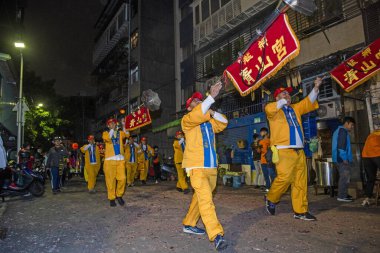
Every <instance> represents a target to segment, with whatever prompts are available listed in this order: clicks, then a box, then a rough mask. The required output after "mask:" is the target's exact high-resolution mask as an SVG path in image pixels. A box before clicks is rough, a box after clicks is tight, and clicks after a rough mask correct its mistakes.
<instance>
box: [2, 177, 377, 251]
mask: <svg viewBox="0 0 380 253" xmlns="http://www.w3.org/2000/svg"><path fill="white" fill-rule="evenodd" d="M46 187H47V188H48V187H49V185H48V184H47V185H46ZM96 189H97V193H96V194H89V193H87V191H86V184H85V183H84V182H83V181H82V180H81V179H80V178H74V179H72V180H71V181H69V184H68V185H67V187H66V189H65V190H64V192H63V193H60V194H58V195H52V194H51V192H50V191H49V190H48V189H47V191H46V194H45V195H44V196H43V197H41V198H31V197H24V198H18V197H17V198H12V199H8V200H7V207H6V210H5V212H4V214H3V216H2V217H1V216H0V228H1V229H2V231H3V232H4V231H6V234H5V235H4V234H3V237H5V238H4V239H0V252H4V253H5V252H7V253H12V252H17V253H21V252H70V253H71V252H81V253H82V252H105V253H112V252H140V253H145V252H147V253H148V252H186V253H187V252H197V253H204V252H215V249H214V247H213V244H211V243H210V242H209V241H208V239H207V236H196V235H188V234H184V233H183V232H182V225H181V221H182V218H183V217H184V215H185V213H186V211H187V208H188V205H189V203H190V200H191V195H192V194H188V195H184V194H182V193H179V192H177V191H176V190H175V182H163V183H161V184H158V185H156V184H153V183H150V184H148V185H147V186H140V185H137V186H135V187H133V188H128V189H127V192H126V195H125V200H126V205H125V206H123V207H121V206H117V207H110V206H109V202H108V200H107V198H106V189H105V185H104V178H103V177H99V182H98V185H97V186H96ZM263 196H264V194H263V193H262V192H261V191H260V190H257V189H254V188H253V187H249V186H244V187H243V188H241V189H233V188H231V187H226V186H222V185H219V186H218V187H217V191H216V195H215V198H214V202H215V205H216V210H217V214H218V217H219V219H220V221H221V223H222V225H223V226H224V229H225V233H226V234H225V238H226V239H227V240H228V241H229V243H230V245H229V247H228V248H227V249H226V250H224V251H223V252H244V253H245V252H318V253H321V252H323V253H329V252H342V253H347V252H348V253H349V252H366V253H369V252H379V248H380V206H379V207H375V206H371V207H368V208H364V207H361V205H360V203H361V201H360V200H357V201H355V202H353V203H348V204H347V203H343V204H342V203H339V202H337V201H336V200H335V199H332V198H330V197H329V196H327V195H318V196H315V195H314V191H312V190H310V194H309V200H310V210H311V212H312V213H313V214H314V215H316V216H317V218H318V221H316V222H306V221H300V220H295V219H293V216H292V211H291V203H290V198H289V195H285V196H284V197H283V199H282V201H281V203H280V205H279V206H278V208H277V214H276V215H275V216H270V215H268V214H267V213H266V211H265V209H264V201H263ZM0 207H2V208H3V209H4V204H0ZM0 209H1V208H0ZM199 226H200V227H202V226H203V224H202V222H201V221H200V222H199Z"/></svg>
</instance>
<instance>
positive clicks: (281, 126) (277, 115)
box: [265, 97, 319, 146]
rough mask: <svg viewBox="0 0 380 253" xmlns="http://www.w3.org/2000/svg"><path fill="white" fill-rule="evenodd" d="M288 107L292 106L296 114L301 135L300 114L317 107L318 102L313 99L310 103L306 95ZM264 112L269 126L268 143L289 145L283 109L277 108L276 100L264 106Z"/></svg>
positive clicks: (288, 134)
mask: <svg viewBox="0 0 380 253" xmlns="http://www.w3.org/2000/svg"><path fill="white" fill-rule="evenodd" d="M290 107H292V108H293V110H294V113H295V114H296V117H297V121H298V124H299V125H300V128H301V131H302V135H303V129H302V121H301V116H302V115H303V114H306V113H309V112H311V111H314V110H316V109H318V107H319V106H318V102H317V101H315V102H314V103H313V104H312V103H311V101H310V99H309V97H306V98H304V99H303V100H301V101H300V102H298V103H296V104H291V105H290ZM265 113H266V115H267V118H268V121H269V127H270V144H271V145H281V146H289V145H290V129H289V125H288V121H287V120H286V116H285V113H284V112H283V110H282V109H278V108H277V102H273V103H270V104H268V105H266V106H265Z"/></svg>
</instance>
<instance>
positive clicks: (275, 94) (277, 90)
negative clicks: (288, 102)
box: [273, 87, 293, 98]
mask: <svg viewBox="0 0 380 253" xmlns="http://www.w3.org/2000/svg"><path fill="white" fill-rule="evenodd" d="M283 91H287V92H288V93H289V94H290V93H291V92H292V91H293V88H292V87H286V88H284V87H281V88H278V89H276V90H275V91H274V93H273V97H274V98H276V97H277V96H278V95H279V94H280V93H281V92H283Z"/></svg>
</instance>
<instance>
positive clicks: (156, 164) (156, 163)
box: [152, 146, 162, 184]
mask: <svg viewBox="0 0 380 253" xmlns="http://www.w3.org/2000/svg"><path fill="white" fill-rule="evenodd" d="M153 149H154V152H153V159H152V162H153V170H154V178H155V179H156V184H158V183H159V182H161V160H162V159H161V155H160V153H159V152H158V147H157V146H154V147H153Z"/></svg>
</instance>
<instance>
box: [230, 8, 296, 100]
mask: <svg viewBox="0 0 380 253" xmlns="http://www.w3.org/2000/svg"><path fill="white" fill-rule="evenodd" d="M299 48H300V45H299V41H298V39H297V36H296V35H295V33H294V31H293V30H292V27H291V26H290V24H289V21H288V16H287V15H286V14H285V13H283V14H280V16H279V17H278V18H277V19H276V20H275V21H274V22H273V23H272V24H271V25H270V27H269V28H268V29H267V30H266V31H265V32H264V34H263V35H262V36H260V37H259V38H258V39H257V40H256V41H255V42H254V43H252V44H251V45H250V47H249V49H248V50H247V51H246V52H245V53H244V55H243V56H242V57H239V59H237V60H236V61H235V62H234V63H233V64H232V65H230V66H228V67H227V69H226V70H225V72H224V73H225V74H226V75H227V76H228V78H229V79H230V80H231V82H232V83H233V84H234V86H235V88H236V89H237V90H238V91H239V92H240V95H241V96H246V95H248V94H249V93H251V92H252V91H254V90H256V89H257V88H259V87H260V86H261V84H263V83H264V82H265V81H267V80H268V79H269V78H271V77H272V76H274V75H275V74H276V73H277V72H278V71H279V70H280V69H281V68H282V67H283V66H284V65H285V64H286V63H288V62H289V61H291V60H292V59H293V58H295V57H296V56H297V55H298V53H299Z"/></svg>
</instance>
